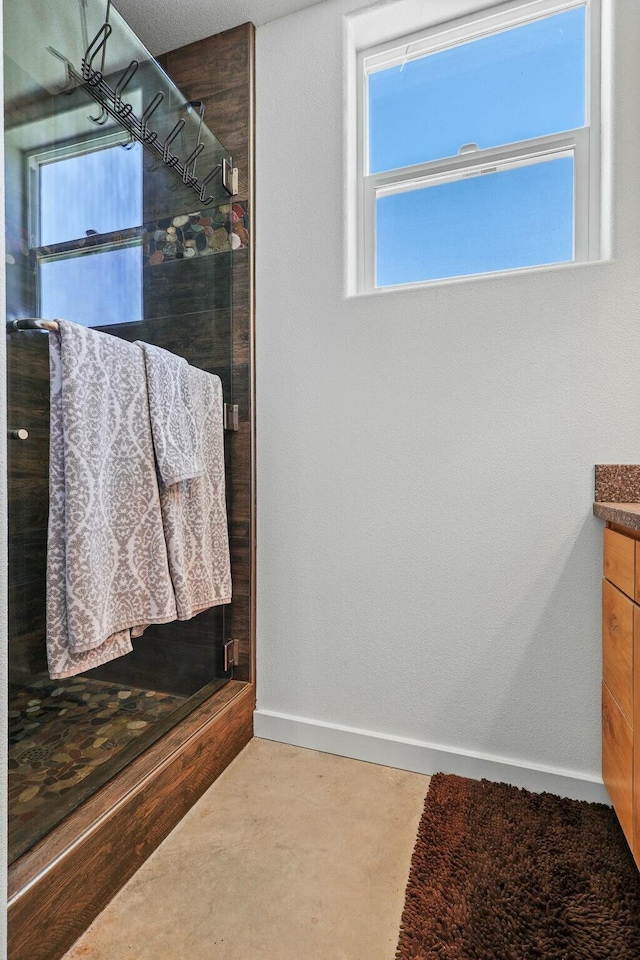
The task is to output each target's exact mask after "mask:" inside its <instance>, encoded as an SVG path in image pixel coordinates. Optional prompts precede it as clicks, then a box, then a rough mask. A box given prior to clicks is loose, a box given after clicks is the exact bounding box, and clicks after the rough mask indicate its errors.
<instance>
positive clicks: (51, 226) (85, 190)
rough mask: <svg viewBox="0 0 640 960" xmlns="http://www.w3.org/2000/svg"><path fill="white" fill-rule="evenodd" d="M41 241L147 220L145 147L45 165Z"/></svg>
mask: <svg viewBox="0 0 640 960" xmlns="http://www.w3.org/2000/svg"><path fill="white" fill-rule="evenodd" d="M39 176H40V246H47V245H48V244H52V243H63V242H64V241H66V240H77V239H79V238H80V237H84V236H86V232H87V230H95V231H96V232H97V233H110V232H111V231H113V230H123V229H125V228H126V227H137V226H140V224H141V223H142V216H143V214H142V146H141V145H140V144H139V143H136V144H134V145H133V146H132V147H131V148H130V149H129V148H128V149H123V148H122V147H121V146H114V147H107V148H105V149H103V150H93V151H92V152H91V153H81V154H78V155H77V156H71V157H64V158H62V159H59V160H55V161H53V162H51V163H43V164H42V165H41V166H40V167H39Z"/></svg>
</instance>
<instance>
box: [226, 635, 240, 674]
mask: <svg viewBox="0 0 640 960" xmlns="http://www.w3.org/2000/svg"><path fill="white" fill-rule="evenodd" d="M239 666H240V641H239V640H229V642H228V643H225V645H224V669H225V670H230V669H231V667H239Z"/></svg>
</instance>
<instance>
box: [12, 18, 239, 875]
mask: <svg viewBox="0 0 640 960" xmlns="http://www.w3.org/2000/svg"><path fill="white" fill-rule="evenodd" d="M52 7H53V8H55V13H52V9H51V8H52ZM104 8H105V4H104V3H100V2H98V0H95V2H90V3H85V2H84V0H83V2H82V3H80V4H79V5H78V6H75V5H74V4H64V5H63V4H58V3H55V4H51V3H50V2H48V3H46V4H45V3H43V2H41V0H22V2H21V3H20V4H14V3H10V4H8V3H6V4H5V123H6V148H5V165H6V211H7V249H8V257H7V260H8V263H7V319H8V321H12V320H15V319H18V318H24V317H41V318H45V319H54V318H57V317H60V318H64V319H65V320H69V321H72V322H74V323H78V324H82V325H84V326H88V327H92V328H94V329H97V330H100V331H102V332H103V333H107V334H109V335H112V336H117V337H121V338H124V339H126V340H129V341H134V340H143V341H146V342H148V343H153V344H156V345H157V346H160V347H163V348H164V349H166V350H169V351H171V352H173V353H176V354H178V355H179V356H182V357H184V358H185V359H186V360H187V361H188V362H189V363H191V364H192V365H194V366H197V367H200V368H201V369H203V370H206V371H208V372H210V373H214V374H217V375H218V376H219V377H220V378H221V380H222V385H223V392H224V400H225V402H226V403H232V401H233V397H232V382H233V381H232V302H231V280H232V256H233V254H232V250H233V247H234V244H235V241H234V236H235V235H234V233H233V229H232V224H233V220H234V217H237V213H235V212H234V210H233V205H232V201H231V200H230V198H229V196H228V195H227V193H226V191H225V190H223V188H222V185H221V183H220V178H219V177H218V178H216V179H215V180H211V181H210V182H209V183H208V193H209V194H210V199H209V197H207V198H206V199H207V203H206V205H205V204H203V203H202V202H201V201H200V199H199V197H198V196H197V195H196V193H194V191H193V190H192V189H190V187H189V184H188V183H185V182H184V181H183V180H182V179H181V178H180V177H177V176H176V174H175V171H174V170H172V169H170V168H169V167H168V166H167V165H166V164H165V163H164V162H163V161H162V158H161V157H160V158H159V157H158V156H157V155H155V156H154V155H153V153H151V152H149V151H147V150H145V149H143V148H142V146H141V145H140V144H138V143H134V142H132V140H131V138H130V136H129V135H128V134H127V133H125V132H124V131H123V130H122V129H121V128H120V127H119V126H118V124H116V123H114V122H113V119H112V118H110V117H109V116H104V115H103V113H101V111H100V108H99V106H98V105H97V104H96V103H95V102H94V100H93V99H92V98H91V97H90V96H89V95H88V93H87V91H86V90H85V89H84V87H83V86H82V85H73V84H71V85H70V84H69V83H68V71H67V69H66V66H65V64H66V63H68V62H72V63H73V62H77V59H78V56H80V54H81V51H82V50H83V49H84V48H85V41H86V38H87V36H89V39H90V37H91V36H92V35H93V33H95V32H96V31H97V30H98V28H99V27H100V23H101V22H102V18H103V16H104ZM79 11H80V12H82V11H84V18H83V17H82V16H80V15H79ZM111 17H112V20H111V23H112V26H113V31H114V36H115V34H116V33H117V43H115V45H114V51H115V54H114V56H115V57H116V61H117V63H116V64H115V65H114V68H113V69H114V71H116V79H115V80H114V83H115V82H117V72H118V71H119V70H121V69H122V63H125V65H126V61H127V60H129V59H133V58H134V57H135V59H136V60H137V61H138V62H139V67H138V69H137V72H136V76H135V81H134V82H132V83H131V84H130V85H129V86H128V89H127V98H128V99H129V100H130V102H131V103H132V104H134V106H135V108H136V109H138V110H142V109H144V105H145V104H148V103H149V102H150V101H151V100H152V98H153V97H154V96H155V94H156V92H157V90H158V87H159V86H160V88H161V89H162V91H163V100H162V107H161V109H158V110H157V112H156V114H155V115H154V122H155V123H156V126H157V128H158V129H159V130H160V131H163V135H164V136H166V135H167V131H170V130H171V129H172V128H173V126H174V125H175V123H176V117H186V118H187V119H188V124H187V123H185V124H184V125H183V127H182V128H181V131H180V132H179V135H178V137H177V138H176V141H175V142H174V145H173V146H174V149H175V148H177V147H178V146H179V143H178V141H179V140H180V138H182V140H184V143H183V144H182V149H183V150H184V151H186V154H188V153H189V141H188V137H189V136H190V135H191V134H193V131H194V130H196V129H197V134H198V136H199V137H201V138H202V139H203V140H204V141H205V148H203V150H202V151H201V155H200V156H199V157H198V163H199V164H202V166H201V169H202V171H203V172H204V171H205V170H206V169H208V166H207V164H208V163H210V162H211V163H213V162H220V161H221V160H222V158H224V159H226V160H228V161H230V160H231V158H230V157H229V155H228V153H227V152H226V151H225V150H224V147H223V146H222V145H221V144H220V143H218V141H217V140H215V137H213V135H212V134H211V133H210V132H209V131H208V130H206V128H203V127H201V126H200V122H199V117H198V111H197V110H196V109H194V108H193V106H192V105H189V104H186V103H185V102H184V100H183V99H182V98H181V97H180V95H179V92H178V91H176V89H175V87H173V86H172V84H171V83H170V81H169V80H168V78H166V77H165V76H164V75H163V74H162V72H161V71H160V70H159V68H158V67H157V64H155V62H154V61H153V60H152V58H151V57H150V55H149V54H148V53H147V52H146V51H145V50H144V48H142V47H141V45H140V44H139V42H138V41H137V39H136V38H135V37H134V35H133V34H132V33H131V31H129V30H128V28H127V27H126V25H125V24H124V22H123V21H121V20H120V18H119V17H118V16H117V14H116V13H115V11H113V10H112V11H111ZM47 22H48V23H49V26H50V27H51V30H52V31H53V33H54V34H55V37H52V34H47V33H46V29H44V30H43V25H44V27H45V28H46V25H47ZM34 37H42V40H41V41H40V42H41V45H42V49H41V50H37V49H34ZM36 46H37V42H36ZM52 51H53V52H52ZM79 51H80V53H79ZM108 64H109V59H108V57H107V67H108ZM107 67H105V70H106V69H107ZM194 124H195V126H194ZM189 125H190V126H189ZM190 131H191V133H190ZM7 363H8V370H7V380H8V422H9V432H10V437H9V442H8V473H9V476H8V485H9V601H10V602H9V675H10V689H9V700H10V702H9V724H10V731H9V737H10V760H9V766H10V771H9V855H10V860H14V859H15V858H16V857H18V856H20V854H21V853H23V852H24V851H25V850H26V849H28V848H29V847H30V846H31V845H32V844H33V843H35V842H36V841H37V840H39V839H40V838H41V837H42V836H44V834H45V833H47V832H48V831H49V830H50V829H51V828H52V827H53V826H55V824H56V823H58V822H59V821H60V820H61V819H62V818H63V817H64V816H66V815H67V814H68V813H69V812H70V811H71V810H73V809H75V808H76V807H77V806H78V805H79V804H80V803H82V802H83V801H84V800H85V799H86V798H87V797H88V796H90V795H91V794H92V793H94V792H95V791H96V790H97V789H99V788H100V787H101V786H102V785H103V784H104V783H105V782H106V781H107V780H108V779H110V778H111V777H113V776H114V775H115V774H116V773H117V772H118V771H119V770H121V769H122V768H123V767H124V766H125V765H126V764H127V763H128V762H130V761H131V760H132V759H133V758H134V757H136V756H137V755H139V754H140V753H141V752H142V751H143V750H144V749H146V748H147V747H148V746H149V745H150V744H151V743H153V742H154V741H155V740H157V738H158V737H160V736H161V735H162V734H163V733H165V732H166V731H167V730H169V729H170V728H171V727H172V726H174V725H175V724H176V723H177V722H179V721H180V720H181V719H182V718H184V717H185V716H186V715H187V714H188V713H189V712H190V711H191V710H193V709H194V708H195V707H196V706H198V705H199V704H200V703H202V702H203V701H204V700H205V699H206V698H207V697H209V696H210V695H211V694H212V693H213V692H214V691H215V690H216V689H218V688H219V687H220V686H221V685H222V684H224V683H225V682H226V680H228V679H229V678H230V676H231V671H230V670H226V669H225V663H224V651H223V647H224V642H225V640H226V639H228V637H227V632H226V624H225V607H224V606H218V607H213V608H211V609H209V610H206V611H204V612H203V613H201V614H199V615H198V616H196V617H194V618H193V619H192V620H188V621H183V622H174V623H168V624H164V625H161V626H150V627H148V628H147V630H146V631H145V632H144V634H143V635H142V636H141V637H140V638H138V639H137V640H134V650H133V653H130V654H128V655H127V656H124V657H121V658H119V659H117V660H114V661H112V662H110V663H107V664H105V665H103V666H101V667H98V668H97V669H94V670H91V671H87V672H86V673H84V674H81V675H79V676H77V677H73V678H71V679H69V680H61V681H53V680H51V679H50V678H49V677H48V674H47V663H46V625H45V601H46V540H47V517H48V485H49V361H48V337H47V334H46V333H43V332H41V331H37V330H29V331H26V330H23V331H15V330H8V333H7ZM225 442H226V443H228V440H226V441H225ZM225 462H226V465H227V466H226V489H227V502H228V501H229V495H230V490H231V478H230V476H229V468H228V464H229V457H228V456H226V458H225Z"/></svg>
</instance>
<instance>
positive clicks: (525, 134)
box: [368, 7, 586, 173]
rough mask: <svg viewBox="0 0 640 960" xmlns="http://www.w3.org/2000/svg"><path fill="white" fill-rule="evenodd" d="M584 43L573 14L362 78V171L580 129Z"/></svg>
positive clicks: (577, 13) (580, 10)
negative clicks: (365, 107)
mask: <svg viewBox="0 0 640 960" xmlns="http://www.w3.org/2000/svg"><path fill="white" fill-rule="evenodd" d="M585 37H586V12H585V8H584V7H577V8H575V9H572V10H568V11H565V12H563V13H558V14H555V15H553V16H550V17H546V18H544V19H541V20H535V21H533V22H531V23H527V24H523V25H521V26H518V27H513V28H511V29H509V30H505V31H503V32H501V33H496V34H493V35H491V36H487V37H482V38H480V39H478V40H472V41H470V42H468V43H464V44H460V45H458V46H455V47H450V48H448V49H446V50H442V51H440V52H438V53H433V54H430V55H427V56H424V57H421V58H419V59H415V60H408V61H407V62H406V63H405V64H404V65H400V66H394V67H390V68H387V69H385V70H380V71H378V72H377V73H371V74H370V75H369V78H368V98H369V172H370V173H380V172H382V171H385V170H392V169H395V168H397V167H404V166H409V165H411V164H415V163H425V162H427V161H431V160H436V159H441V158H443V157H449V156H455V155H457V153H458V151H459V149H460V147H461V146H462V145H463V144H466V143H477V144H478V146H479V147H480V149H487V148H489V147H495V146H500V145H503V144H506V143H512V142H515V141H518V140H528V139H532V138H534V137H541V136H546V135H548V134H551V133H558V132H561V131H563V130H572V129H574V128H576V127H581V126H584V124H585V122H586V118H585V88H586V67H585V63H586V59H585V50H586V39H585ZM409 52H410V51H409Z"/></svg>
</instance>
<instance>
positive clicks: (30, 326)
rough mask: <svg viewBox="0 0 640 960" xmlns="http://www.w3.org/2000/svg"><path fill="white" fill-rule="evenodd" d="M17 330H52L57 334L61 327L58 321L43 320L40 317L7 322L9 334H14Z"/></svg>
mask: <svg viewBox="0 0 640 960" xmlns="http://www.w3.org/2000/svg"><path fill="white" fill-rule="evenodd" d="M16 330H18V331H19V330H51V331H53V333H57V332H58V330H59V327H58V321H57V320H41V319H40V318H39V317H21V318H20V319H19V320H9V321H7V333H14V332H15V331H16Z"/></svg>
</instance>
